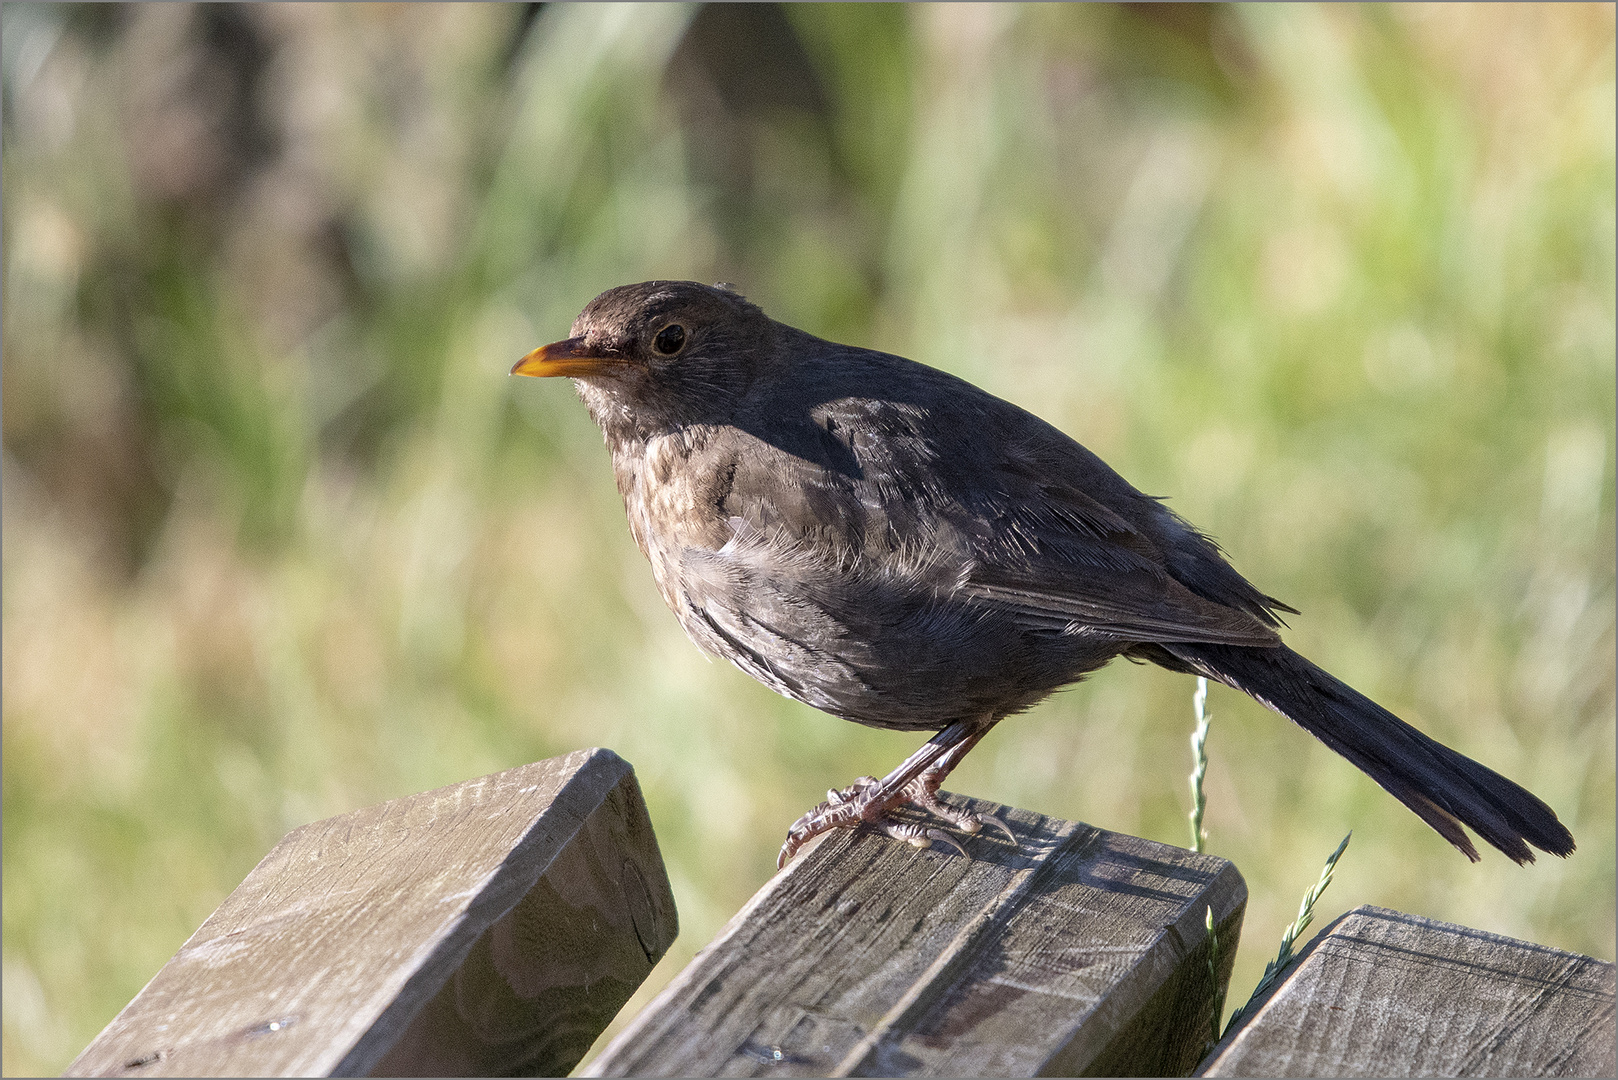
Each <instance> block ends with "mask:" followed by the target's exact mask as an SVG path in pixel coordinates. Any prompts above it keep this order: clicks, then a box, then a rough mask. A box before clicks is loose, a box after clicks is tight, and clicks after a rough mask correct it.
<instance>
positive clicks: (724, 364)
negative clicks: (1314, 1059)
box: [512, 281, 1574, 866]
mask: <svg viewBox="0 0 1618 1080" xmlns="http://www.w3.org/2000/svg"><path fill="white" fill-rule="evenodd" d="M512 374H514V375H529V376H539V377H546V376H567V377H570V378H571V379H572V380H573V383H574V386H575V388H576V390H577V392H578V395H579V397H580V398H581V399H582V400H583V402H584V405H585V407H586V409H587V410H588V411H589V413H590V416H591V418H592V419H593V420H594V421H595V422H596V424H598V425H599V426H600V428H601V430H602V433H603V436H604V439H605V441H606V445H607V449H608V451H609V453H610V455H611V458H612V469H613V475H614V477H615V479H616V481H617V486H618V490H619V492H620V493H621V494H622V496H623V502H624V508H625V511H626V514H627V516H628V519H629V529H630V533H631V534H632V535H633V537H634V540H635V543H636V544H637V546H639V548H640V550H641V551H642V552H643V553H644V554H645V556H646V558H647V560H648V561H649V562H650V563H651V568H652V576H653V578H654V580H655V581H656V583H657V587H658V590H659V592H660V593H661V594H662V596H663V599H664V600H665V601H666V602H667V604H668V606H669V607H670V608H671V609H672V610H673V612H674V614H675V616H676V617H677V618H678V620H679V622H680V625H681V626H682V627H683V628H684V630H685V632H686V634H687V635H688V636H689V637H690V638H691V640H692V641H693V642H694V643H695V644H696V645H697V646H698V647H699V648H700V649H702V650H703V651H704V652H706V653H708V654H710V655H712V656H714V657H717V658H722V659H727V660H729V661H731V662H732V663H734V664H735V665H736V666H737V667H739V668H740V669H741V670H742V671H744V672H746V673H747V674H749V675H751V676H753V677H754V678H755V679H757V680H758V681H759V682H761V683H763V684H764V685H765V686H768V687H770V688H771V689H773V690H775V691H777V692H778V693H781V694H784V695H786V696H787V697H790V698H794V699H796V700H798V701H801V702H803V703H805V704H807V705H811V706H813V707H814V708H816V709H820V710H822V711H824V712H827V713H830V714H832V715H834V716H838V717H842V718H843V719H845V720H851V721H854V722H856V723H860V724H866V725H870V726H873V727H879V728H889V729H897V730H903V731H918V732H919V731H931V732H934V733H935V734H934V735H933V736H932V737H931V738H930V739H929V740H928V741H927V742H926V743H924V744H923V745H922V746H921V747H920V748H919V749H918V750H917V751H916V752H915V753H913V754H911V755H910V756H909V757H907V758H906V759H905V760H904V761H903V762H902V763H900V765H899V766H897V767H896V768H894V769H893V770H892V771H890V772H889V773H887V774H886V775H885V776H883V777H882V778H881V779H877V778H875V777H871V776H864V777H860V778H859V779H858V780H856V781H854V782H853V783H852V784H851V785H849V786H848V787H847V788H843V789H840V790H833V791H830V792H828V794H827V799H826V801H825V802H823V803H821V804H820V805H818V806H816V807H814V808H813V809H811V810H810V811H809V812H808V813H806V814H804V815H803V816H802V817H801V818H799V819H798V820H797V821H796V822H795V823H793V825H792V826H791V827H790V828H789V830H788V833H787V839H786V842H785V843H784V844H783V845H782V848H781V852H780V855H779V857H778V860H777V865H778V866H784V865H785V864H786V863H787V862H788V861H789V860H790V859H791V858H792V857H793V856H794V855H795V854H796V853H797V851H798V850H799V849H800V848H801V847H802V846H803V845H804V844H805V843H806V842H807V841H808V840H809V839H811V838H812V837H814V836H817V835H820V834H821V833H824V832H827V831H829V830H832V829H837V828H858V827H860V826H862V825H864V826H870V827H873V828H875V829H877V830H879V831H881V832H884V833H886V834H888V835H890V836H893V837H896V838H898V839H901V840H905V841H907V842H909V843H912V844H915V845H916V846H918V847H927V846H929V845H930V844H931V843H933V842H934V841H939V842H943V843H947V844H950V845H952V846H954V847H955V848H957V849H959V850H964V849H961V845H960V844H959V842H958V841H956V840H955V838H954V836H953V835H951V833H950V832H949V831H946V830H944V829H940V828H937V827H933V826H930V825H923V824H918V823H917V822H916V821H915V820H914V818H916V817H917V814H916V813H915V812H914V811H920V817H921V819H922V820H923V821H931V820H933V819H938V820H940V821H942V822H943V823H945V824H947V825H948V826H950V827H952V828H953V829H954V830H957V831H959V832H961V833H964V834H968V835H970V834H975V833H978V832H979V831H980V830H981V829H982V828H983V827H984V826H985V825H988V826H991V827H994V828H996V829H998V830H999V831H1001V832H1003V833H1004V834H1005V835H1006V836H1007V838H1008V839H1010V840H1011V842H1012V843H1013V844H1015V839H1014V838H1013V837H1012V834H1011V830H1010V829H1009V828H1007V827H1006V825H1005V823H1004V822H1003V821H1000V820H999V819H997V818H993V817H991V816H988V815H983V814H980V813H973V812H970V811H966V810H962V809H959V808H956V807H952V806H950V805H948V804H946V803H945V802H943V801H942V800H941V799H939V797H938V790H939V787H940V785H941V784H942V782H943V781H944V779H945V778H946V777H947V776H948V775H949V773H950V771H951V770H952V769H953V768H955V767H956V766H957V765H958V764H959V763H960V761H961V759H962V758H963V757H965V755H966V754H967V753H968V752H970V751H971V750H972V748H973V747H974V746H976V745H977V744H978V743H979V742H980V741H981V740H982V739H983V738H984V736H985V735H987V734H988V733H989V731H990V730H991V729H992V728H993V727H994V726H995V725H996V724H998V723H999V722H1000V721H1001V720H1004V719H1005V718H1006V717H1008V716H1013V715H1015V714H1017V713H1020V712H1023V711H1024V710H1026V709H1028V708H1030V707H1031V706H1033V705H1034V704H1036V703H1037V702H1039V701H1041V700H1042V699H1044V698H1045V697H1046V696H1048V695H1049V694H1051V693H1052V692H1054V691H1056V690H1058V689H1060V688H1062V687H1064V686H1068V685H1070V684H1072V683H1075V682H1077V681H1078V680H1080V679H1082V678H1083V677H1085V676H1086V675H1088V674H1090V673H1091V672H1093V671H1095V670H1097V669H1098V668H1100V667H1102V666H1103V665H1105V664H1106V663H1107V662H1109V661H1110V660H1112V659H1114V658H1115V657H1119V656H1122V657H1125V658H1126V659H1130V660H1134V661H1149V662H1152V663H1155V664H1159V665H1161V666H1162V667H1165V668H1168V669H1169V670H1171V671H1176V672H1182V673H1187V674H1196V675H1201V676H1204V677H1206V678H1208V679H1213V680H1216V681H1218V682H1220V683H1223V684H1225V685H1227V686H1230V687H1233V688H1235V689H1237V690H1240V691H1242V692H1244V693H1246V694H1249V695H1250V696H1252V697H1253V698H1255V699H1257V700H1258V701H1260V702H1262V703H1263V704H1264V705H1266V706H1268V707H1269V708H1270V709H1272V710H1274V711H1275V712H1277V713H1280V714H1281V715H1282V716H1285V717H1287V718H1288V719H1290V720H1292V721H1293V722H1295V723H1296V724H1298V725H1299V726H1300V727H1302V728H1303V729H1304V730H1306V731H1308V732H1309V733H1311V734H1313V735H1314V736H1315V737H1317V738H1318V739H1320V740H1321V741H1322V742H1324V743H1325V744H1326V745H1327V746H1329V747H1330V748H1331V749H1332V750H1335V751H1336V752H1337V753H1338V754H1341V755H1342V756H1343V757H1345V758H1347V759H1348V761H1349V762H1351V763H1352V764H1353V765H1355V766H1357V767H1358V768H1359V769H1361V770H1362V771H1363V772H1365V773H1366V774H1367V775H1368V776H1370V778H1371V779H1372V780H1374V781H1376V783H1377V784H1379V785H1381V786H1382V787H1383V788H1384V789H1385V790H1387V791H1388V793H1389V794H1391V795H1393V797H1394V798H1396V799H1398V800H1399V801H1400V802H1402V803H1404V804H1405V805H1406V806H1407V807H1409V808H1410V809H1411V810H1412V811H1414V812H1415V813H1416V814H1417V815H1418V816H1419V817H1420V818H1421V819H1422V820H1423V821H1425V822H1426V823H1427V824H1428V825H1430V826H1431V827H1432V828H1433V829H1434V830H1436V831H1437V832H1438V833H1439V835H1440V836H1442V837H1443V838H1444V839H1445V840H1448V841H1449V842H1450V843H1451V844H1453V845H1454V846H1455V847H1456V848H1457V849H1459V850H1460V851H1461V852H1462V853H1463V854H1465V855H1466V857H1467V858H1468V859H1470V860H1472V861H1473V862H1476V861H1478V858H1479V855H1478V851H1477V848H1476V846H1475V845H1474V844H1473V842H1472V839H1471V837H1470V836H1469V835H1468V833H1467V829H1468V828H1470V829H1471V830H1472V831H1473V832H1475V833H1476V834H1477V835H1478V836H1479V837H1481V838H1482V839H1483V840H1484V841H1486V842H1487V843H1489V844H1491V845H1493V846H1494V847H1496V848H1498V849H1499V850H1500V851H1502V852H1504V853H1505V854H1506V855H1507V856H1508V857H1510V858H1511V859H1513V860H1514V861H1516V862H1517V863H1519V864H1527V863H1530V862H1533V861H1534V853H1533V851H1532V850H1531V848H1538V849H1540V850H1541V851H1545V852H1549V853H1551V854H1554V855H1558V856H1563V857H1566V856H1567V855H1569V854H1571V853H1572V851H1573V849H1574V840H1573V836H1572V834H1571V833H1570V832H1569V831H1568V830H1567V828H1566V827H1565V826H1564V825H1563V824H1562V823H1561V821H1559V820H1558V818H1557V816H1556V813H1555V811H1554V810H1552V809H1551V808H1550V807H1549V806H1547V805H1546V804H1545V803H1544V802H1543V801H1541V800H1540V799H1539V798H1538V797H1536V796H1535V795H1533V794H1532V793H1531V792H1529V791H1528V790H1526V789H1525V788H1523V787H1521V786H1519V785H1518V784H1516V783H1514V782H1512V781H1511V780H1508V779H1506V778H1505V777H1504V776H1501V775H1500V774H1499V773H1496V772H1494V771H1493V770H1491V769H1489V768H1487V767H1485V766H1484V765H1481V764H1479V763H1478V762H1475V761H1473V760H1472V759H1470V758H1468V757H1466V756H1464V755H1462V754H1460V753H1459V752H1457V751H1455V750H1452V749H1450V748H1449V747H1447V746H1445V745H1443V744H1442V743H1440V742H1438V741H1436V740H1434V739H1432V738H1430V737H1429V736H1427V735H1425V734H1423V733H1422V732H1421V731H1419V730H1417V729H1416V728H1414V727H1412V726H1411V725H1409V724H1407V723H1405V722H1404V721H1403V720H1401V719H1399V718H1398V717H1397V716H1395V715H1394V714H1393V713H1391V712H1389V711H1388V710H1386V709H1384V708H1382V707H1381V706H1380V705H1378V704H1376V703H1375V702H1373V701H1372V700H1371V699H1370V698H1368V697H1366V696H1364V695H1363V694H1361V693H1359V692H1358V691H1356V690H1354V689H1353V688H1351V687H1349V686H1348V685H1347V684H1346V683H1344V682H1342V681H1340V680H1339V679H1337V678H1335V677H1333V676H1332V675H1330V674H1328V673H1327V672H1326V671H1325V670H1324V669H1322V668H1320V667H1318V666H1317V665H1315V664H1314V663H1312V662H1310V661H1309V660H1307V659H1305V658H1304V657H1303V656H1301V655H1299V654H1298V653H1297V652H1294V651H1293V650H1292V649H1290V648H1288V647H1287V646H1286V645H1285V644H1284V643H1283V642H1282V640H1281V636H1280V630H1281V628H1282V627H1283V626H1284V625H1285V624H1284V623H1283V622H1282V621H1281V613H1282V612H1285V613H1288V614H1293V615H1296V614H1297V611H1296V609H1294V608H1291V607H1289V606H1287V605H1286V604H1284V603H1282V602H1281V601H1279V600H1277V599H1275V598H1274V597H1271V596H1267V595H1265V594H1264V593H1262V592H1260V591H1259V590H1258V589H1257V588H1256V587H1255V586H1253V585H1252V584H1250V583H1249V582H1248V581H1247V580H1246V579H1245V578H1244V577H1242V575H1241V574H1240V573H1238V572H1237V571H1236V570H1235V569H1234V567H1232V566H1231V564H1230V563H1229V562H1228V561H1227V559H1226V557H1225V554H1224V552H1223V551H1222V550H1221V549H1220V548H1219V546H1218V545H1217V544H1216V543H1215V542H1214V541H1213V540H1212V539H1211V538H1210V537H1208V536H1207V535H1205V534H1204V533H1202V532H1200V531H1198V530H1197V529H1196V528H1195V527H1194V526H1193V525H1191V524H1190V523H1189V522H1188V521H1186V520H1185V519H1184V518H1183V517H1181V516H1180V515H1179V514H1178V513H1176V512H1175V511H1174V510H1172V509H1170V508H1169V507H1168V506H1167V505H1165V502H1164V500H1162V499H1160V498H1156V497H1153V496H1148V495H1145V494H1143V493H1142V492H1140V491H1139V490H1137V489H1136V488H1135V487H1133V486H1132V485H1130V484H1129V483H1128V482H1127V481H1126V480H1125V479H1124V478H1123V477H1122V476H1120V475H1119V474H1118V473H1116V472H1114V471H1113V470H1112V469H1111V468H1110V467H1109V466H1107V465H1106V464H1105V463H1104V462H1103V461H1102V460H1101V459H1100V458H1099V457H1097V456H1096V455H1095V454H1093V453H1091V452H1090V451H1089V450H1087V449H1085V448H1084V447H1083V446H1081V445H1080V444H1079V443H1078V442H1076V441H1075V440H1074V439H1072V438H1070V437H1069V436H1068V435H1066V434H1064V433H1063V432H1062V431H1060V430H1058V429H1057V428H1056V427H1054V426H1052V425H1051V424H1049V423H1047V422H1045V421H1044V420H1041V419H1040V418H1038V417H1037V416H1035V415H1033V414H1032V413H1030V412H1027V411H1025V410H1024V409H1022V408H1020V407H1018V406H1016V405H1013V404H1012V403H1010V402H1008V401H1005V400H1003V399H1001V398H998V397H996V396H994V395H992V394H990V393H988V392H987V391H984V390H982V389H980V388H978V387H977V386H975V385H973V384H972V383H969V382H967V381H965V380H963V379H960V378H957V377H956V376H953V375H950V374H948V373H947V372H944V371H940V370H938V369H936V368H932V367H929V366H927V365H925V364H922V363H919V362H917V361H914V360H909V359H906V358H904V357H900V356H896V355H892V354H889V353H884V352H878V351H874V350H871V349H865V348H859V347H856V346H852V345H842V344H838V343H836V342H832V341H827V340H824V339H821V338H818V337H815V336H814V335H812V334H809V333H807V332H805V331H803V330H799V329H796V328H794V327H791V326H788V325H786V324H784V323H781V322H777V321H775V320H774V319H771V318H770V317H769V316H767V315H766V314H765V313H764V312H763V311H762V310H761V309H760V308H759V307H758V306H757V305H755V304H753V303H752V302H750V301H749V300H747V299H746V297H744V296H743V295H741V294H740V293H739V292H738V291H737V290H736V289H735V288H734V287H733V286H728V285H722V286H708V285H704V284H701V283H698V282H690V281H646V282H641V283H638V284H631V285H623V286H619V287H617V288H613V289H609V290H607V291H606V292H603V293H602V294H601V295H600V296H598V297H596V298H595V299H594V300H592V301H591V302H590V303H589V304H588V305H587V306H586V307H585V308H584V310H583V312H582V313H581V314H580V315H579V317H578V319H577V320H576V321H575V322H574V323H573V326H572V328H571V330H570V334H569V336H568V337H567V338H566V339H564V340H561V341H557V342H555V343H553V344H550V345H545V346H543V347H541V348H538V349H535V350H533V351H532V352H530V353H528V354H527V355H526V356H524V357H523V358H522V359H521V360H519V361H518V362H517V363H516V365H515V366H514V367H513V368H512ZM906 807H909V808H910V810H909V811H907V812H906V813H904V814H901V813H899V811H900V810H901V809H902V808H906ZM929 815H930V816H929Z"/></svg>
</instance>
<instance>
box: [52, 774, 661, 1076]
mask: <svg viewBox="0 0 1618 1080" xmlns="http://www.w3.org/2000/svg"><path fill="white" fill-rule="evenodd" d="M676 931H677V920H676V916H675V911H674V897H673V894H672V893H671V892H670V891H669V884H668V878H667V876H666V875H665V873H664V870H663V861H662V858H661V856H660V855H659V853H658V850H657V841H656V839H655V838H654V837H653V835H652V827H651V823H650V821H649V820H648V819H647V816H646V807H645V804H644V803H643V802H642V800H641V795H640V789H639V787H638V786H637V785H636V783H635V775H634V771H633V770H632V769H631V768H630V766H629V764H628V762H626V761H624V760H623V759H622V758H620V757H619V756H618V755H616V754H614V753H612V752H611V751H610V750H581V751H578V752H576V753H572V754H568V755H566V756H565V757H559V758H552V759H550V760H548V761H541V762H537V763H535V764H533V765H525V766H523V767H521V768H517V769H511V770H508V771H506V772H502V773H496V774H494V775H492V776H485V777H482V778H481V779H478V780H468V781H466V782H465V783H461V784H453V785H451V786H449V787H445V788H440V789H438V790H436V791H429V792H424V793H423V794H420V795H413V796H410V797H409V798H404V799H395V800H393V801H392V802H387V803H382V804H381V805H379V806H372V807H368V808H366V809H364V810H356V811H354V812H353V813H351V814H344V815H342V816H341V817H335V818H330V819H327V820H326V821H318V822H315V823H313V824H310V825H305V826H303V827H301V828H298V829H294V830H293V831H292V832H290V833H288V834H287V835H286V836H285V837H284V838H282V840H281V842H280V843H279V844H277V845H276V846H275V848H274V850H272V851H271V852H270V853H269V854H268V855H267V856H265V858H264V860H263V861H262V862H260V863H259V865H258V866H257V867H256V868H255V869H254V870H253V872H252V873H250V874H249V875H248V876H247V878H246V880H244V881H243V882H242V884H241V885H240V886H238V887H237V889H236V890H235V891H234V892H232V893H231V894H230V896H229V897H227V898H226V900H225V902H224V903H223V904H221V905H220V906H219V909H218V910H217V911H215V912H214V913H213V915H211V916H209V918H208V920H207V921H206V922H205V923H203V924H202V927H201V928H200V929H199V930H198V931H197V932H196V933H195V934H193V935H192V937H191V940H190V941H188V942H186V944H185V945H184V946H183V947H182V948H181V949H180V951H179V952H178V953H176V954H175V956H174V958H173V959H172V960H170V961H169V962H168V964H166V965H165V966H164V967H163V969H162V970H161V971H159V972H158V973H157V975H156V976H155V977H154V978H153V979H152V981H151V982H150V983H148V984H147V986H146V988H145V989H144V990H142V991H141V992H140V994H139V995H137V996H136V997H135V1000H133V1001H132V1002H130V1003H129V1005H128V1006H126V1007H125V1008H124V1010H123V1011H122V1012H121V1013H119V1014H118V1016H117V1017H116V1018H115V1019H114V1020H113V1021H112V1023H110V1024H108V1025H107V1028H106V1030H105V1031H103V1032H102V1033H101V1035H100V1036H99V1037H98V1038H97V1039H96V1040H95V1042H93V1043H91V1044H90V1046H89V1047H88V1048H87V1049H86V1050H85V1051H84V1053H82V1054H80V1055H79V1057H78V1058H77V1059H76V1060H75V1061H74V1062H73V1064H72V1065H71V1066H69V1067H68V1070H67V1075H99V1076H142V1077H144V1076H157V1075H178V1076H291V1075H364V1074H367V1073H369V1074H373V1075H424V1076H430V1075H440V1076H443V1075H489V1074H494V1073H513V1072H519V1073H520V1072H527V1073H529V1074H532V1075H562V1074H565V1073H566V1072H567V1071H568V1070H569V1069H571V1068H572V1067H573V1066H574V1065H575V1064H577V1062H578V1060H579V1058H580V1057H581V1056H582V1055H583V1054H584V1053H585V1052H586V1051H587V1050H588V1049H589V1047H590V1044H591V1042H592V1041H593V1040H594V1039H595V1037H596V1036H597V1035H599V1034H600V1033H601V1031H602V1030H604V1029H605V1028H606V1026H607V1024H608V1023H609V1022H610V1021H611V1020H612V1017H613V1016H614V1014H616V1012H617V1011H618V1009H619V1008H620V1007H621V1006H622V1005H623V1003H624V1002H625V1001H626V1000H628V998H629V996H630V994H631V993H632V992H633V991H634V989H635V988H636V987H637V986H639V985H640V983H641V981H642V980H644V979H645V977H646V975H647V974H648V973H649V972H650V971H651V970H652V966H653V965H654V964H655V963H656V962H657V961H658V959H659V958H661V957H662V955H663V953H664V952H665V951H667V949H668V947H669V945H670V944H672V943H673V941H674V936H675V933H676Z"/></svg>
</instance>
